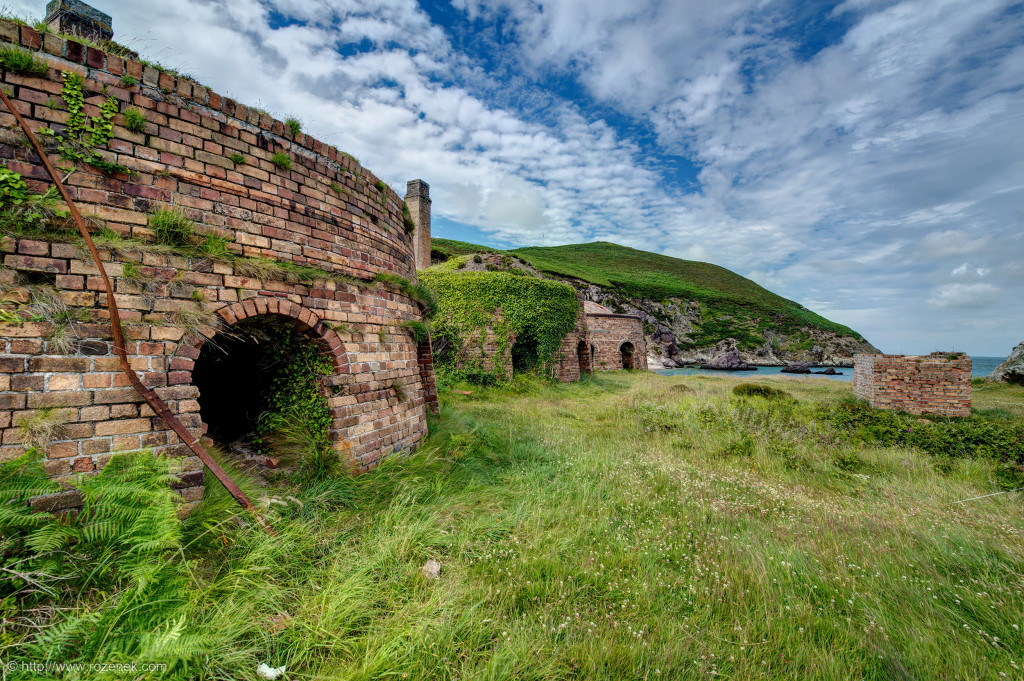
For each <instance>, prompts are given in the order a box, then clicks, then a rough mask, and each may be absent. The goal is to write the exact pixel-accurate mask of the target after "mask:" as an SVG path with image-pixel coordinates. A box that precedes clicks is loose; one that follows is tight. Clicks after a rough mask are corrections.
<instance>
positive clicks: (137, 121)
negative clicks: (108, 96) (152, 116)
mask: <svg viewBox="0 0 1024 681" xmlns="http://www.w3.org/2000/svg"><path fill="white" fill-rule="evenodd" d="M146 123H147V121H146V114H144V113H142V110H141V109H139V108H138V107H136V106H130V107H128V108H127V109H125V111H124V127H125V128H127V129H128V130H129V131H130V132H136V133H138V132H142V131H143V130H145V129H146Z"/></svg>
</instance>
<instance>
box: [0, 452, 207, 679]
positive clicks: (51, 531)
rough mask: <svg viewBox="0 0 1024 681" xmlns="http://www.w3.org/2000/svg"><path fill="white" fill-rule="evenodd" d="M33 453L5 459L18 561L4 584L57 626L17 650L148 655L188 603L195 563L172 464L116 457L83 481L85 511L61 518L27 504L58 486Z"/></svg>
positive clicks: (8, 527)
mask: <svg viewBox="0 0 1024 681" xmlns="http://www.w3.org/2000/svg"><path fill="white" fill-rule="evenodd" d="M31 457H32V455H29V456H28V457H24V458H22V459H20V460H16V461H13V462H9V463H4V464H0V505H2V507H3V509H4V513H3V514H0V535H2V536H3V537H4V539H5V546H4V548H5V551H4V559H3V560H4V563H5V564H11V565H13V566H15V567H17V572H14V573H11V572H4V573H3V576H2V577H0V581H2V582H3V591H4V592H5V593H7V594H12V593H13V594H14V597H15V599H16V602H17V603H18V607H19V608H20V609H21V611H22V612H23V613H24V615H23V616H25V615H28V614H29V613H31V612H33V609H34V608H37V607H39V608H43V609H44V610H46V611H48V613H49V614H48V616H47V618H48V622H47V626H45V627H39V628H37V629H36V631H35V632H34V633H35V635H34V636H31V637H28V638H25V639H23V640H21V641H20V642H19V643H18V644H16V645H15V647H14V648H13V649H12V648H8V653H16V654H17V656H19V657H23V658H27V659H41V660H44V659H54V658H56V659H61V660H64V661H68V662H94V661H96V660H102V659H109V658H110V656H112V655H129V656H131V655H133V654H137V653H139V652H141V651H142V650H143V649H145V648H146V646H147V643H149V644H150V645H151V644H152V641H153V639H152V638H151V636H152V635H153V634H157V635H158V636H159V633H158V632H160V631H161V630H163V631H166V630H167V629H168V627H172V626H173V623H174V622H175V620H176V619H177V618H178V617H179V616H180V613H181V611H182V609H183V607H184V606H185V605H187V603H188V598H187V595H186V593H185V592H186V589H187V584H188V569H187V567H186V566H184V565H183V563H182V561H180V560H179V559H178V556H179V554H180V552H181V550H182V545H181V532H182V528H181V522H180V521H179V519H178V517H177V510H178V507H179V505H180V503H181V498H180V497H179V496H178V495H177V494H175V493H174V491H173V490H172V489H171V488H170V483H172V482H174V481H175V479H174V478H173V477H172V476H170V475H169V474H168V463H167V461H166V460H165V459H164V458H162V457H155V456H153V454H152V453H151V452H137V453H134V454H122V455H118V456H115V457H114V458H112V459H111V460H110V461H109V462H108V463H107V465H106V466H105V467H104V469H103V471H102V472H101V473H100V474H99V475H97V476H94V477H85V478H81V479H80V480H79V481H78V483H77V484H76V487H77V488H78V490H79V491H80V493H81V495H82V499H83V506H82V510H81V512H80V513H77V514H72V515H64V516H52V515H49V514H46V513H30V512H29V509H28V507H27V505H25V504H24V502H25V501H26V499H27V497H28V496H30V495H34V494H40V493H44V492H53V491H55V489H54V488H55V487H56V486H55V485H53V484H52V483H50V482H49V481H48V480H46V478H45V473H44V472H43V471H42V469H41V468H40V467H39V466H38V464H37V463H36V462H34V461H32V460H31ZM19 573H20V574H23V575H30V576H31V577H30V579H28V580H25V579H21V578H19V577H18V576H16V575H18V574H19ZM147 652H149V653H155V652H156V651H155V650H154V649H153V648H151V647H150V648H149V649H148V650H147ZM168 652H169V651H168ZM150 659H152V658H150ZM166 660H167V658H164V660H162V661H166Z"/></svg>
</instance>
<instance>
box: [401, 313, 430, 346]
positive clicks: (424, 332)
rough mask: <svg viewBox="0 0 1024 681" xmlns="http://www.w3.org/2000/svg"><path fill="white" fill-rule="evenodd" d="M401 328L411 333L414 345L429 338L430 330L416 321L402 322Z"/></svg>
mask: <svg viewBox="0 0 1024 681" xmlns="http://www.w3.org/2000/svg"><path fill="white" fill-rule="evenodd" d="M401 326H403V327H405V328H407V329H409V331H411V332H412V339H413V341H414V342H416V343H420V342H423V341H425V340H427V338H429V337H430V329H429V328H428V327H427V325H426V324H424V323H423V322H421V321H419V320H418V319H407V320H405V321H404V322H402V324H401Z"/></svg>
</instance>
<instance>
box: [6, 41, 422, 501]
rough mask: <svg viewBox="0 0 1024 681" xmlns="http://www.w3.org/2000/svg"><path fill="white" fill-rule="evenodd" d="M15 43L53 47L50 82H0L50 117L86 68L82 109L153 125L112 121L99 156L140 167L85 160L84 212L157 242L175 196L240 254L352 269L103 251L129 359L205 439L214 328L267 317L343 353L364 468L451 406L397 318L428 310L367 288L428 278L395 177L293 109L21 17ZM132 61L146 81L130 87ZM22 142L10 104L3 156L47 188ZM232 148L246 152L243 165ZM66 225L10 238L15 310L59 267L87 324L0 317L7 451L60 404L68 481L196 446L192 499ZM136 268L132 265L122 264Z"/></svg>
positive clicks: (342, 409) (342, 435) (337, 423)
mask: <svg viewBox="0 0 1024 681" xmlns="http://www.w3.org/2000/svg"><path fill="white" fill-rule="evenodd" d="M0 41H7V42H13V43H16V44H20V45H22V46H23V47H25V48H28V49H31V50H38V51H39V56H40V58H43V59H44V60H46V61H47V62H48V63H49V64H50V67H51V68H50V71H49V73H48V75H47V76H46V77H44V78H23V77H20V76H16V75H13V74H11V73H4V76H3V80H4V85H5V87H7V89H8V91H9V92H11V91H13V99H14V100H15V103H16V105H17V106H18V107H19V110H20V112H21V113H22V114H23V115H24V116H25V117H26V118H27V119H28V121H29V123H30V125H31V126H32V127H33V128H34V129H35V130H38V129H39V128H41V127H42V126H44V125H46V126H49V127H51V128H53V129H55V130H58V131H60V130H61V129H62V128H63V125H64V123H65V121H66V118H67V113H66V111H64V110H63V109H64V107H63V103H62V101H61V99H60V92H61V87H62V83H61V75H60V74H61V71H68V70H70V71H75V72H77V73H79V74H81V75H82V76H83V77H84V78H85V91H86V113H87V114H89V115H95V114H97V113H98V107H99V105H100V104H102V103H103V102H104V101H106V99H107V98H108V97H114V98H116V99H118V100H119V101H120V102H121V110H122V111H123V110H124V109H125V107H126V106H128V105H132V106H136V107H138V108H139V109H140V110H142V111H143V113H144V114H145V116H146V119H147V121H148V123H147V125H146V128H145V130H144V131H143V132H142V133H132V132H129V131H128V130H126V129H125V128H124V127H123V122H124V121H123V119H122V117H121V116H120V115H119V116H117V117H116V118H115V119H114V120H113V123H114V131H113V137H112V140H111V142H110V145H109V147H110V148H109V150H104V151H102V154H103V155H104V156H105V157H106V158H107V159H108V160H110V161H112V162H116V163H119V164H122V165H124V166H127V167H128V168H130V169H132V171H133V173H132V174H131V175H117V176H112V175H108V174H102V173H99V172H98V171H96V170H94V169H92V168H89V167H84V166H83V167H80V168H79V169H78V170H77V171H76V172H75V173H73V174H72V175H71V176H70V177H69V178H68V180H67V186H68V189H69V191H70V192H71V194H72V197H73V198H74V199H75V200H76V203H77V205H78V206H79V208H80V209H81V210H82V212H83V213H84V214H86V215H91V216H95V217H96V218H98V219H101V220H102V221H103V222H104V224H105V226H106V227H107V228H109V229H112V230H115V231H117V232H120V233H122V234H124V235H126V236H131V237H136V238H141V239H143V240H146V239H150V238H151V236H152V235H151V233H150V231H149V229H148V228H147V222H148V217H147V214H149V213H151V212H152V211H153V210H155V209H156V208H158V207H165V206H168V207H175V208H177V209H180V210H182V211H183V212H184V213H185V214H186V215H187V216H188V217H190V218H191V219H193V220H194V221H195V222H196V225H197V231H198V232H200V233H202V234H215V235H218V236H222V237H225V238H227V239H228V240H229V242H228V248H229V250H231V251H233V252H234V253H235V254H237V255H239V256H243V257H255V258H268V259H274V260H279V261H281V260H288V261H293V262H296V263H302V264H309V265H312V266H316V267H319V268H321V269H325V270H328V271H331V272H334V273H339V274H344V275H349V276H351V277H354V278H355V279H356V280H357V282H356V283H352V284H342V283H334V282H331V281H318V282H308V283H290V282H286V281H274V280H268V279H258V278H254V277H252V276H245V275H244V273H243V272H238V271H235V268H234V266H233V265H231V264H226V263H221V262H211V261H209V260H203V259H194V258H193V259H188V258H184V257H181V256H178V255H173V254H168V253H160V252H153V251H151V250H147V249H144V248H143V249H133V248H119V249H117V250H116V251H112V250H110V249H103V250H102V257H103V258H104V259H105V260H106V261H107V270H108V272H109V274H110V275H111V277H112V280H113V285H114V290H115V295H116V297H117V302H118V305H119V306H120V308H121V310H122V317H123V319H124V322H125V323H126V329H125V330H126V335H127V337H128V339H129V343H128V348H127V351H128V353H129V356H130V361H131V364H132V366H133V367H134V368H135V369H136V371H138V372H139V373H140V375H141V377H142V380H143V381H144V382H145V383H146V384H147V385H150V386H153V387H154V388H155V389H156V391H157V392H158V393H159V394H160V395H161V396H162V397H163V398H164V399H165V400H166V401H167V402H168V404H169V406H170V407H171V410H172V411H174V412H175V413H177V414H179V415H180V417H181V420H182V421H183V423H184V424H185V425H186V426H187V427H189V428H190V429H192V431H193V433H194V434H196V435H198V434H199V433H200V432H201V431H202V429H203V425H202V414H201V413H200V411H199V401H198V399H199V395H198V390H197V389H196V388H195V387H194V386H193V385H192V384H191V372H192V369H193V367H194V364H195V360H196V359H197V358H198V357H199V356H200V354H201V352H202V348H203V345H204V343H205V342H206V341H207V340H208V339H209V338H210V337H212V336H214V335H215V334H216V333H217V331H218V329H223V328H224V327H227V326H230V325H231V324H234V323H236V322H238V321H240V320H242V319H246V318H250V317H257V316H267V317H278V318H285V319H288V320H290V321H291V323H292V324H293V326H294V328H296V329H298V330H299V331H301V332H303V333H305V334H306V335H307V336H309V337H310V338H312V339H314V340H315V341H316V342H317V343H319V344H320V345H321V346H322V347H323V348H324V351H325V352H329V353H331V355H332V357H333V360H334V366H335V372H334V374H333V375H332V376H331V377H330V378H329V379H328V381H327V383H328V386H326V387H325V390H326V392H327V394H328V395H329V405H330V408H331V411H332V415H333V417H334V420H333V425H332V432H331V437H332V440H333V441H334V447H335V449H336V451H338V452H339V454H341V455H342V456H343V457H344V459H345V460H346V461H347V462H348V463H349V465H350V466H351V467H352V468H353V469H354V470H356V471H365V470H369V469H370V468H372V467H373V466H375V465H376V463H377V461H379V459H380V458H381V457H382V456H383V455H385V454H387V453H388V452H390V451H393V450H397V449H407V448H410V447H414V446H415V445H416V444H418V442H419V441H420V439H421V438H422V436H423V434H424V433H425V431H426V423H425V413H426V410H427V408H428V407H430V406H431V405H434V406H436V400H437V397H436V388H435V387H434V383H433V363H432V359H431V358H430V356H429V348H428V349H427V351H426V352H424V350H423V348H422V346H417V344H416V343H415V342H414V341H413V339H412V337H411V333H410V332H409V330H407V329H405V328H404V327H402V326H400V324H401V322H402V321H404V320H408V319H416V318H419V317H420V310H419V307H418V305H417V304H416V303H415V302H413V301H412V300H410V299H409V298H407V297H406V296H404V295H403V294H401V293H399V292H397V291H395V290H392V289H389V288H387V287H385V286H383V285H379V284H374V283H373V282H371V281H369V279H370V278H371V277H372V276H373V275H374V274H376V273H379V272H390V273H394V274H398V275H401V276H404V277H409V278H412V277H415V265H414V262H413V253H412V244H411V240H410V236H409V235H408V234H406V232H405V230H404V228H403V221H402V211H401V205H402V204H401V199H400V198H399V197H398V195H397V194H395V193H394V192H393V191H392V190H391V189H390V188H388V187H386V186H385V187H384V188H383V191H381V190H380V189H379V188H378V187H377V184H378V181H377V178H376V177H374V176H373V175H372V174H371V173H369V172H368V171H367V170H365V169H364V168H362V167H361V166H360V165H359V164H358V162H356V161H355V160H354V159H352V158H351V157H348V156H346V155H344V154H342V153H341V152H339V151H337V150H335V149H334V148H332V147H329V146H328V145H326V144H323V143H322V142H320V141H318V140H316V139H314V138H312V137H310V136H308V135H304V134H299V135H296V136H293V135H292V134H291V133H290V132H289V131H288V130H287V129H286V127H285V126H284V125H283V124H282V123H281V122H280V121H277V120H274V119H272V118H270V117H269V116H267V115H265V114H261V113H259V112H257V111H255V110H252V109H248V108H247V107H245V106H244V105H242V104H239V103H237V102H234V101H232V100H230V99H227V98H224V97H221V96H220V95H218V94H216V93H214V92H212V91H210V90H208V89H207V88H205V87H203V86H201V85H199V84H197V83H195V82H193V81H191V80H188V79H184V78H176V77H173V76H172V75H170V74H168V73H162V72H159V71H156V70H155V69H153V68H151V67H143V65H142V64H140V63H138V62H134V61H131V60H124V59H121V58H120V57H116V56H113V55H107V54H104V53H103V52H100V51H98V50H95V49H93V48H87V47H84V46H83V45H81V44H79V43H77V42H74V41H65V40H61V39H59V38H57V37H55V36H53V35H40V34H39V33H37V32H36V31H34V30H32V29H31V28H29V27H25V26H22V27H19V26H17V25H15V24H13V23H11V22H7V21H0ZM125 74H128V75H131V76H132V77H133V78H135V80H136V81H138V84H137V85H134V86H132V87H125V86H124V84H123V83H122V78H121V77H122V76H123V75H125ZM104 90H105V92H104V94H99V93H100V92H101V91H104ZM0 108H2V107H0ZM19 136H20V133H19V132H18V129H17V125H16V122H15V121H14V118H13V116H11V115H10V114H9V113H7V112H5V111H0V158H2V159H3V160H4V161H5V163H6V165H7V167H8V168H10V169H11V170H16V171H18V172H20V173H22V175H23V176H24V177H25V178H26V179H27V180H28V181H29V183H30V186H32V188H33V189H35V190H37V191H41V190H42V189H44V188H45V187H46V186H47V183H48V177H47V176H46V174H45V171H44V170H43V168H42V166H41V163H40V160H39V159H38V158H36V157H35V155H34V153H33V152H32V151H31V150H30V149H29V148H27V147H25V146H24V145H22V144H20V143H18V139H19ZM279 151H284V152H286V153H288V154H289V156H290V157H291V158H292V160H293V163H294V165H293V168H292V169H291V170H290V171H285V170H281V169H279V168H277V167H276V166H274V165H273V164H272V163H270V157H271V156H272V155H273V154H274V153H276V152H279ZM232 153H239V154H242V155H243V156H245V157H246V159H247V162H246V163H245V164H244V165H237V166H236V165H235V164H234V163H233V162H232V161H231V160H230V159H229V158H228V156H229V155H230V154H232ZM54 160H59V159H57V158H56V157H54ZM62 163H63V162H62ZM62 238H63V239H67V238H68V237H67V236H66V235H65V236H64V237H61V236H59V235H56V234H55V235H54V237H53V240H52V241H50V240H40V239H11V238H4V239H2V241H0V255H2V264H3V269H0V283H4V284H5V287H6V289H7V290H8V292H9V293H8V300H7V303H8V305H7V307H8V309H10V307H11V305H13V304H14V303H17V302H24V299H25V298H26V297H27V296H28V289H23V288H18V281H19V279H24V278H26V277H30V278H32V277H35V278H38V277H45V278H48V279H49V280H50V281H52V282H54V283H55V285H56V288H57V289H58V290H59V295H60V297H61V299H62V301H63V302H64V304H66V305H67V306H69V309H71V310H75V311H78V312H79V313H81V315H79V316H84V317H85V318H87V319H88V321H87V322H84V323H76V324H73V325H71V326H70V327H67V328H66V329H64V331H66V332H67V335H68V338H70V339H71V342H70V343H68V342H67V341H59V340H58V338H57V337H56V336H55V331H56V330H55V329H54V327H52V326H51V325H50V324H47V323H33V322H31V321H26V322H25V323H23V324H0V352H2V356H0V459H5V460H6V459H10V458H12V457H14V456H17V455H18V454H20V453H21V452H22V451H23V443H22V442H21V441H20V438H21V432H20V430H19V429H18V428H16V427H15V426H16V425H17V423H18V422H19V421H21V420H22V419H24V418H26V417H30V416H32V415H33V414H37V413H38V411H39V410H40V409H43V408H53V409H54V412H53V416H54V417H56V418H58V419H59V420H61V421H63V422H64V423H65V425H64V426H63V428H61V430H60V431H59V432H58V433H57V437H55V438H54V440H53V441H52V442H51V443H50V445H49V447H48V448H47V461H46V467H47V470H48V471H49V472H50V474H51V475H53V476H54V477H55V479H57V480H59V481H61V482H62V483H64V484H66V485H68V486H71V485H72V484H73V482H74V479H75V476H76V475H77V474H89V473H94V472H96V471H98V470H99V469H101V468H102V467H103V466H104V465H105V463H106V461H107V460H108V458H109V456H110V454H111V453H112V452H116V451H124V450H132V449H139V448H141V447H153V448H155V449H157V450H159V451H163V452H165V453H167V454H170V455H175V456H177V455H180V456H181V458H179V459H177V462H178V469H179V472H180V473H181V476H180V477H181V479H182V483H181V491H182V495H183V496H184V497H185V499H186V500H187V501H190V502H194V501H196V500H197V499H199V498H200V497H201V495H202V493H203V489H202V479H203V476H202V470H201V465H200V464H199V462H198V461H197V460H196V459H195V458H194V457H191V456H190V454H191V453H190V452H189V451H188V450H187V448H185V447H184V446H183V445H182V444H181V443H179V442H178V441H177V439H176V436H175V435H174V433H173V432H170V431H169V429H168V428H167V427H166V425H165V424H163V423H162V421H160V420H159V419H158V418H156V417H154V415H153V413H152V412H151V411H150V409H149V407H148V405H146V404H145V403H143V401H142V399H141V398H140V397H139V396H138V395H136V394H135V392H134V391H133V390H132V389H131V388H130V387H129V386H128V383H127V379H126V378H125V376H124V375H123V374H121V373H120V371H119V368H118V363H117V358H116V356H115V355H114V354H113V353H112V348H111V342H110V338H111V335H110V325H109V317H108V314H107V311H106V309H105V307H104V305H105V302H106V294H105V292H104V290H103V286H102V282H101V279H100V277H99V276H98V274H99V273H98V270H97V269H96V267H95V265H94V264H93V263H92V261H91V260H90V259H89V258H88V256H84V255H83V253H82V252H81V251H80V250H79V248H78V247H77V246H75V245H72V244H69V243H61V242H60V241H61V239H62ZM48 239H49V237H48ZM128 263H131V264H132V266H131V270H132V273H131V276H130V277H126V276H124V275H125V266H126V265H127V264H128ZM358 280H362V283H359V282H358ZM200 311H202V312H204V313H206V314H208V315H212V316H210V317H209V319H210V322H211V325H210V326H201V327H199V328H197V329H195V330H194V331H192V332H188V333H187V332H186V331H187V329H186V328H185V327H184V326H183V325H182V324H181V323H179V322H180V319H181V317H182V314H187V313H189V312H191V313H193V315H194V314H197V313H199V312H200ZM69 346H70V347H69ZM396 384H400V387H399V388H397V389H396V387H395V386H396ZM400 394H401V395H404V397H405V399H404V400H399V398H398V395H400ZM42 503H43V507H46V508H51V509H59V508H66V507H71V506H75V505H76V504H77V503H78V501H77V498H76V493H75V492H74V491H73V490H69V491H68V492H67V493H65V494H63V495H58V496H57V497H52V498H50V499H48V500H45V501H44V502H42Z"/></svg>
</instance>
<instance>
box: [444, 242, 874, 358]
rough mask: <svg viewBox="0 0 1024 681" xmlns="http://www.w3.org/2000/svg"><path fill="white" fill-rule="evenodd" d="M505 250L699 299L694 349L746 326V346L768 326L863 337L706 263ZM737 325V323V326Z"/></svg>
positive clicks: (635, 288)
mask: <svg viewBox="0 0 1024 681" xmlns="http://www.w3.org/2000/svg"><path fill="white" fill-rule="evenodd" d="M432 247H433V249H434V250H436V251H438V252H439V253H442V254H444V255H446V256H447V257H453V256H458V255H466V254H468V253H479V252H484V251H494V249H490V248H485V247H483V246H474V245H473V244H467V243H465V242H462V241H449V240H447V239H434V240H433V242H432ZM474 249H475V250H474ZM508 252H509V253H513V254H515V255H517V256H519V257H520V258H522V259H523V260H525V261H527V262H529V263H530V264H531V265H532V266H533V267H535V268H536V269H538V270H540V271H541V272H545V273H548V274H552V275H555V276H559V277H566V278H572V279H579V280H582V281H585V282H587V283H590V284H596V285H598V286H602V287H606V288H612V289H616V290H618V291H621V292H622V293H623V294H624V295H625V296H628V297H632V298H642V299H646V300H653V301H662V300H665V299H668V298H681V299H684V300H695V301H699V302H700V303H702V304H705V305H706V306H708V308H710V310H709V312H710V313H711V314H710V316H711V317H713V318H712V319H708V320H707V322H709V323H706V324H704V326H706V327H707V328H703V329H702V330H701V331H702V333H701V334H700V336H701V337H700V338H699V339H698V343H697V344H698V345H699V344H701V343H703V342H710V343H714V342H715V340H718V339H721V338H724V337H726V336H727V335H733V336H736V337H740V338H739V339H740V341H741V344H742V343H743V341H744V340H745V339H744V338H743V337H741V336H742V334H740V333H737V327H743V326H745V325H746V326H749V327H750V328H749V335H750V338H749V339H746V340H747V342H746V345H748V346H750V345H755V346H756V345H758V344H760V343H761V342H763V338H761V337H760V335H759V334H760V332H763V330H764V329H765V328H767V327H769V326H770V327H771V328H774V329H775V330H778V331H781V332H783V333H787V332H788V333H792V332H796V331H797V330H798V329H800V328H801V327H804V326H811V327H815V328H819V329H823V330H826V331H834V332H836V333H838V334H840V335H844V336H852V337H854V338H857V339H861V338H862V337H861V335H860V334H859V333H857V332H856V331H854V330H853V329H851V328H849V327H847V326H843V325H842V324H837V323H835V322H833V321H830V320H828V319H825V318H824V317H822V316H821V315H819V314H816V313H814V312H811V311H810V310H808V309H806V308H805V307H803V306H802V305H800V304H799V303H796V302H794V301H792V300H787V299H786V298H783V297H782V296H779V295H776V294H774V293H772V292H771V291H769V290H768V289H766V288H764V287H763V286H759V285H757V284H755V283H754V282H752V281H750V280H749V279H747V278H745V277H741V276H740V275H738V274H736V273H735V272H731V271H729V270H727V269H725V268H724V267H719V266H718V265H712V264H710V263H706V262H694V261H691V260H680V259H679V258H672V257H669V256H667V255H659V254H657V253H648V252H647V251H639V250H636V249H634V248H627V247H625V246H619V245H618V244H612V243H607V242H603V241H602V242H596V243H590V244H572V245H568V246H551V247H539V246H534V247H528V248H518V249H515V250H511V251H508ZM751 319H757V321H756V323H753V324H746V320H751ZM737 321H740V322H741V323H739V324H737ZM716 322H717V323H716Z"/></svg>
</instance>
